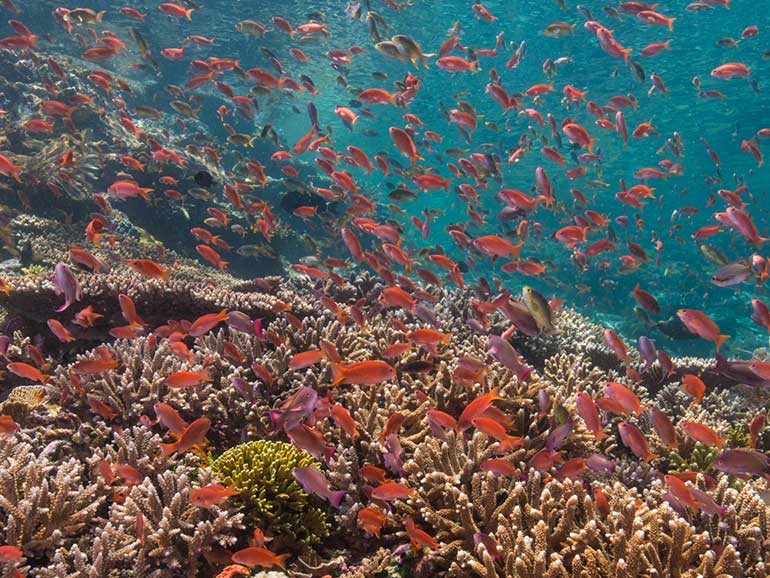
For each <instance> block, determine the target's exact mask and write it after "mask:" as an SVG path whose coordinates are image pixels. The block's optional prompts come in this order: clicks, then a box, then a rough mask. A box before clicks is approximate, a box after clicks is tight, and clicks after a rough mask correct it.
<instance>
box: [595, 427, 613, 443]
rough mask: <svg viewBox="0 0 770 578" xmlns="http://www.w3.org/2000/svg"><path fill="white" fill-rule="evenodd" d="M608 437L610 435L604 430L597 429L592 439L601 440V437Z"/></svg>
mask: <svg viewBox="0 0 770 578" xmlns="http://www.w3.org/2000/svg"><path fill="white" fill-rule="evenodd" d="M608 437H610V435H609V434H608V433H607V432H605V431H604V430H599V431H598V432H596V433H595V434H594V440H596V441H597V442H599V441H602V440H603V439H605V438H608Z"/></svg>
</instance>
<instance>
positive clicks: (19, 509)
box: [0, 438, 105, 556]
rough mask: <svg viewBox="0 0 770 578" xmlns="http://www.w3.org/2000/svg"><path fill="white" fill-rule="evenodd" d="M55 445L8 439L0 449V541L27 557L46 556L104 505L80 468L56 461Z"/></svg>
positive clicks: (83, 527) (83, 528) (66, 460)
mask: <svg viewBox="0 0 770 578" xmlns="http://www.w3.org/2000/svg"><path fill="white" fill-rule="evenodd" d="M55 451H56V444H49V445H48V446H46V447H45V448H41V447H39V446H37V444H34V442H33V440H32V439H27V440H23V439H19V438H10V439H8V440H6V441H5V442H4V443H3V444H2V446H0V511H2V514H3V522H4V523H3V531H2V541H3V543H5V544H17V545H19V546H22V547H23V548H24V550H25V552H26V553H27V554H30V555H35V556H43V555H51V554H52V553H53V552H54V550H55V549H56V548H59V547H61V546H63V545H65V544H66V543H67V541H68V540H70V539H72V538H74V537H76V536H79V535H82V534H84V533H85V532H86V531H87V528H88V527H89V526H92V525H94V524H95V519H96V513H97V511H98V510H99V508H100V506H101V504H102V503H103V502H104V499H105V498H104V496H102V495H100V492H99V488H98V487H97V486H96V485H93V484H88V483H84V473H85V465H84V464H83V463H82V462H80V461H78V460H77V459H76V458H58V459H57V457H56V456H54V455H52V454H53V453H55Z"/></svg>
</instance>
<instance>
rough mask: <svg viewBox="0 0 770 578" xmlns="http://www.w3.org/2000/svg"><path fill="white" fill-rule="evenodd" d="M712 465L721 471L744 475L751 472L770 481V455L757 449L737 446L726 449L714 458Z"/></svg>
mask: <svg viewBox="0 0 770 578" xmlns="http://www.w3.org/2000/svg"><path fill="white" fill-rule="evenodd" d="M712 465H713V466H714V467H715V468H716V469H718V470H719V471H720V472H725V473H726V474H733V475H734V476H742V475H745V474H751V475H753V476H762V477H763V478H765V479H766V480H768V481H770V457H768V456H766V455H765V454H763V453H762V452H758V451H756V450H749V449H746V448H736V449H731V450H725V451H723V452H722V453H721V454H719V455H718V456H717V457H715V458H714V461H713V462H712Z"/></svg>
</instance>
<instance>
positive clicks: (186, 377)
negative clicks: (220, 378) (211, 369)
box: [163, 370, 212, 388]
mask: <svg viewBox="0 0 770 578" xmlns="http://www.w3.org/2000/svg"><path fill="white" fill-rule="evenodd" d="M204 381H212V378H211V377H210V376H209V374H208V371H206V370H204V371H177V372H175V373H172V374H171V375H169V376H168V377H167V378H166V379H164V380H163V383H165V384H166V385H167V386H168V387H171V388H178V387H195V386H196V385H200V384H201V383H202V382H204Z"/></svg>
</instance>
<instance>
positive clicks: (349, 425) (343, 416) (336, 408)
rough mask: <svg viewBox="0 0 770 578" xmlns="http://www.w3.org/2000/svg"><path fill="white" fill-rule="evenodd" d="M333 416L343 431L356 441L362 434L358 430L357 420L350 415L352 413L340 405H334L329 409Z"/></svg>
mask: <svg viewBox="0 0 770 578" xmlns="http://www.w3.org/2000/svg"><path fill="white" fill-rule="evenodd" d="M329 411H330V412H331V415H332V419H333V420H334V423H335V424H337V427H339V428H340V429H341V430H342V431H344V432H345V433H346V434H348V435H349V436H350V437H351V438H353V439H356V438H357V437H358V436H359V435H360V434H359V433H358V429H357V428H356V420H355V419H353V416H352V415H350V412H349V411H348V410H347V409H345V408H344V407H342V406H341V405H339V404H338V403H335V404H332V406H331V408H330V409H329Z"/></svg>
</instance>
